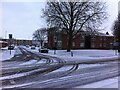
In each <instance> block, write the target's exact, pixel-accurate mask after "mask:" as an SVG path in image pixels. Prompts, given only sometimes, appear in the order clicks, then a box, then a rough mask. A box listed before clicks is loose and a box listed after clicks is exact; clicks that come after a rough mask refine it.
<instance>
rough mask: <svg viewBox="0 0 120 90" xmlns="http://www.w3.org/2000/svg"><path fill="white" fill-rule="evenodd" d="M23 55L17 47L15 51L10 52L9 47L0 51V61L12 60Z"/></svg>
mask: <svg viewBox="0 0 120 90" xmlns="http://www.w3.org/2000/svg"><path fill="white" fill-rule="evenodd" d="M17 54H21V51H20V50H19V49H18V47H17V46H16V47H15V49H14V50H11V53H10V50H8V47H5V48H1V49H0V61H5V60H8V59H10V58H12V57H13V56H14V55H17Z"/></svg>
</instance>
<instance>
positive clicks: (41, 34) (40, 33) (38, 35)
mask: <svg viewBox="0 0 120 90" xmlns="http://www.w3.org/2000/svg"><path fill="white" fill-rule="evenodd" d="M33 39H34V40H37V41H38V42H39V43H40V45H41V47H42V46H43V43H44V41H45V40H46V39H47V29H46V28H40V29H38V30H36V31H35V32H34V33H33Z"/></svg>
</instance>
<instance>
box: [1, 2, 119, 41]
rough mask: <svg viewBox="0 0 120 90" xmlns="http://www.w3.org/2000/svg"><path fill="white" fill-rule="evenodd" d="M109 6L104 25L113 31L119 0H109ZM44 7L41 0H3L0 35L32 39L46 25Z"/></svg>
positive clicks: (106, 28) (109, 30)
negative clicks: (34, 33) (43, 13)
mask: <svg viewBox="0 0 120 90" xmlns="http://www.w3.org/2000/svg"><path fill="white" fill-rule="evenodd" d="M107 6H108V7H107V12H108V14H109V18H108V20H106V22H104V25H103V26H104V27H105V30H106V31H108V32H110V33H111V26H112V24H113V22H114V20H115V19H116V18H117V14H118V1H117V0H113V1H112V0H109V1H108V0H107ZM44 7H45V2H43V1H42V2H40V1H39V0H1V2H0V37H3V38H5V37H7V38H8V34H13V38H16V39H32V34H33V32H34V31H35V30H36V29H38V28H42V27H46V23H45V19H44V18H41V15H42V11H41V10H42V8H44ZM106 31H104V32H106Z"/></svg>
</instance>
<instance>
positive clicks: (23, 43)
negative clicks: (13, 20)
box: [0, 39, 32, 47]
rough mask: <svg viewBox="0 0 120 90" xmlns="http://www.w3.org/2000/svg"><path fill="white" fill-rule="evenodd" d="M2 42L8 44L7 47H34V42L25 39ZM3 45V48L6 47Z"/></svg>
mask: <svg viewBox="0 0 120 90" xmlns="http://www.w3.org/2000/svg"><path fill="white" fill-rule="evenodd" d="M0 41H1V42H6V43H7V44H5V45H7V46H8V45H11V44H14V45H17V46H19V45H32V40H24V39H0ZM5 45H4V44H3V43H2V44H1V46H2V47H4V46H5Z"/></svg>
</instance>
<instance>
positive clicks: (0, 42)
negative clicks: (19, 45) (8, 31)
mask: <svg viewBox="0 0 120 90" xmlns="http://www.w3.org/2000/svg"><path fill="white" fill-rule="evenodd" d="M0 43H8V42H5V41H0Z"/></svg>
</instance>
